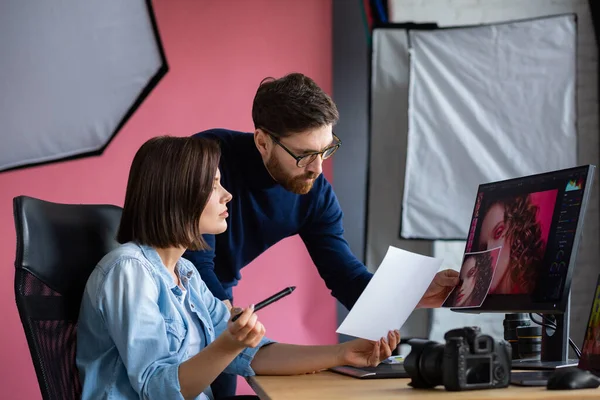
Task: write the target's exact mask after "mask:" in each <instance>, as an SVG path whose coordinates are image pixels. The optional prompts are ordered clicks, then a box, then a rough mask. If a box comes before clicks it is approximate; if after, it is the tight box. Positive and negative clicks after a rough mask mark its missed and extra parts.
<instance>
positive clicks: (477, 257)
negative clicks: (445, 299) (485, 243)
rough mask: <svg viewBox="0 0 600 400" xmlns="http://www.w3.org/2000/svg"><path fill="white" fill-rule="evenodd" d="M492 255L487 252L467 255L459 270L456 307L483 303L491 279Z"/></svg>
mask: <svg viewBox="0 0 600 400" xmlns="http://www.w3.org/2000/svg"><path fill="white" fill-rule="evenodd" d="M492 273H493V268H492V256H491V254H490V253H489V252H485V253H479V254H473V255H470V256H468V257H467V258H466V259H465V262H464V263H463V267H462V268H461V271H460V278H461V283H460V284H459V286H458V288H457V289H456V292H457V294H456V307H474V306H479V305H481V303H483V300H484V299H485V296H486V295H487V293H488V289H489V287H490V281H491V280H492Z"/></svg>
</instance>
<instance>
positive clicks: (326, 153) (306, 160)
mask: <svg viewBox="0 0 600 400" xmlns="http://www.w3.org/2000/svg"><path fill="white" fill-rule="evenodd" d="M260 129H261V130H262V131H264V132H265V133H266V134H267V135H269V136H270V137H271V139H273V141H274V142H275V143H277V145H278V146H279V147H281V148H282V149H284V150H285V151H286V152H287V153H288V154H289V155H290V156H292V157H294V159H295V160H296V165H297V166H298V168H304V167H306V166H307V165H309V164H310V163H312V162H313V161H315V160H316V159H317V157H318V156H321V158H322V159H323V160H327V159H328V158H329V157H331V156H332V155H333V153H335V152H336V150H337V149H339V148H340V146H341V145H342V141H341V140H340V138H339V137H337V135H336V134H335V133H333V132H332V134H333V140H335V143H334V144H333V145H331V146H329V147H328V148H326V149H325V150H323V151H316V152H314V153H308V154H304V155H302V156H297V155H295V154H294V153H292V151H291V150H290V149H288V148H287V147H285V145H284V144H283V143H281V142H280V141H279V139H278V138H277V135H275V134H274V133H273V132H270V131H268V130H266V129H265V128H260Z"/></svg>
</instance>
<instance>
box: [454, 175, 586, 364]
mask: <svg viewBox="0 0 600 400" xmlns="http://www.w3.org/2000/svg"><path fill="white" fill-rule="evenodd" d="M594 171H595V166H593V165H586V166H580V167H576V168H569V169H564V170H559V171H553V172H548V173H543V174H538V175H531V176H526V177H522V178H516V179H510V180H505V181H500V182H493V183H486V184H482V185H480V186H479V189H478V191H477V196H476V200H475V206H474V210H473V217H472V220H471V225H470V228H469V234H468V237H467V243H466V246H465V254H468V253H476V252H484V251H486V250H491V249H495V248H499V247H501V250H500V253H499V255H498V256H497V258H496V259H497V261H496V262H495V268H494V270H493V274H492V278H491V282H490V283H489V292H488V294H487V297H485V300H484V301H483V303H482V304H481V306H479V307H466V308H460V309H457V308H453V310H454V311H460V312H470V313H483V312H502V313H518V312H530V313H544V314H549V315H552V316H559V318H558V319H561V318H562V316H561V314H564V313H566V312H568V304H569V293H570V287H571V277H572V275H573V269H574V267H575V259H576V255H577V249H578V246H579V240H580V237H581V232H582V226H583V222H584V220H585V211H586V207H587V203H588V200H589V197H590V192H591V190H590V189H591V186H592V181H593V175H594ZM559 322H561V321H559ZM564 322H565V323H564V324H562V325H563V326H561V327H559V330H560V328H565V329H567V331H566V332H565V331H564V330H563V332H564V333H566V335H568V320H567V321H564ZM543 331H544V332H546V330H543ZM555 336H556V335H555ZM557 339H558V337H555V338H554V340H557ZM560 339H561V343H560V346H561V348H560V349H556V351H559V350H560V351H561V352H562V354H563V355H564V354H567V350H568V348H564V347H566V346H567V344H566V343H567V342H566V341H567V339H568V336H567V337H564V338H560ZM546 342H547V343H546V344H548V343H549V342H548V340H547V341H546ZM553 346H554V347H556V343H555V344H553ZM544 347H546V348H548V347H547V346H544V345H543V350H542V359H544V358H546V360H554V359H556V358H558V355H557V353H556V354H554V355H549V354H548V351H550V350H548V351H547V352H546V353H547V354H546V355H544ZM544 356H546V357H544ZM561 358H564V357H563V356H561ZM556 361H560V360H556Z"/></svg>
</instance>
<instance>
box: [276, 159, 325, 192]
mask: <svg viewBox="0 0 600 400" xmlns="http://www.w3.org/2000/svg"><path fill="white" fill-rule="evenodd" d="M265 166H266V167H267V170H268V171H269V173H270V174H271V176H272V177H273V179H275V180H276V181H277V183H279V184H280V185H281V186H283V187H284V189H285V190H288V191H290V192H292V193H296V194H306V193H308V192H310V189H312V187H313V184H314V183H315V179H317V177H318V176H319V174H315V173H314V172H306V173H304V174H302V175H298V176H294V177H291V178H290V177H289V176H288V175H287V174H286V173H285V171H284V170H283V168H282V167H281V164H280V163H279V160H278V159H277V157H275V156H273V155H271V157H270V158H269V159H268V160H267V163H266V165H265ZM307 179H308V180H307Z"/></svg>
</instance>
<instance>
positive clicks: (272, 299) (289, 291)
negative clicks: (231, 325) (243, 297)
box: [231, 286, 296, 322]
mask: <svg viewBox="0 0 600 400" xmlns="http://www.w3.org/2000/svg"><path fill="white" fill-rule="evenodd" d="M294 289H296V286H290V287H287V288H285V289H283V290H282V291H281V292H278V293H275V294H274V295H273V296H271V297H269V298H267V299H264V300H263V301H261V302H260V303H258V304H256V306H255V307H254V312H256V311H258V310H260V309H261V308H264V307H266V306H268V305H269V304H271V303H275V302H276V301H277V300H279V299H281V298H282V297H285V296H287V295H288V294H292V292H293V291H294ZM240 315H242V313H239V314H238V315H236V316H234V317H233V318H232V319H231V321H232V322H235V321H237V319H238V318H239V317H240Z"/></svg>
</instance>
